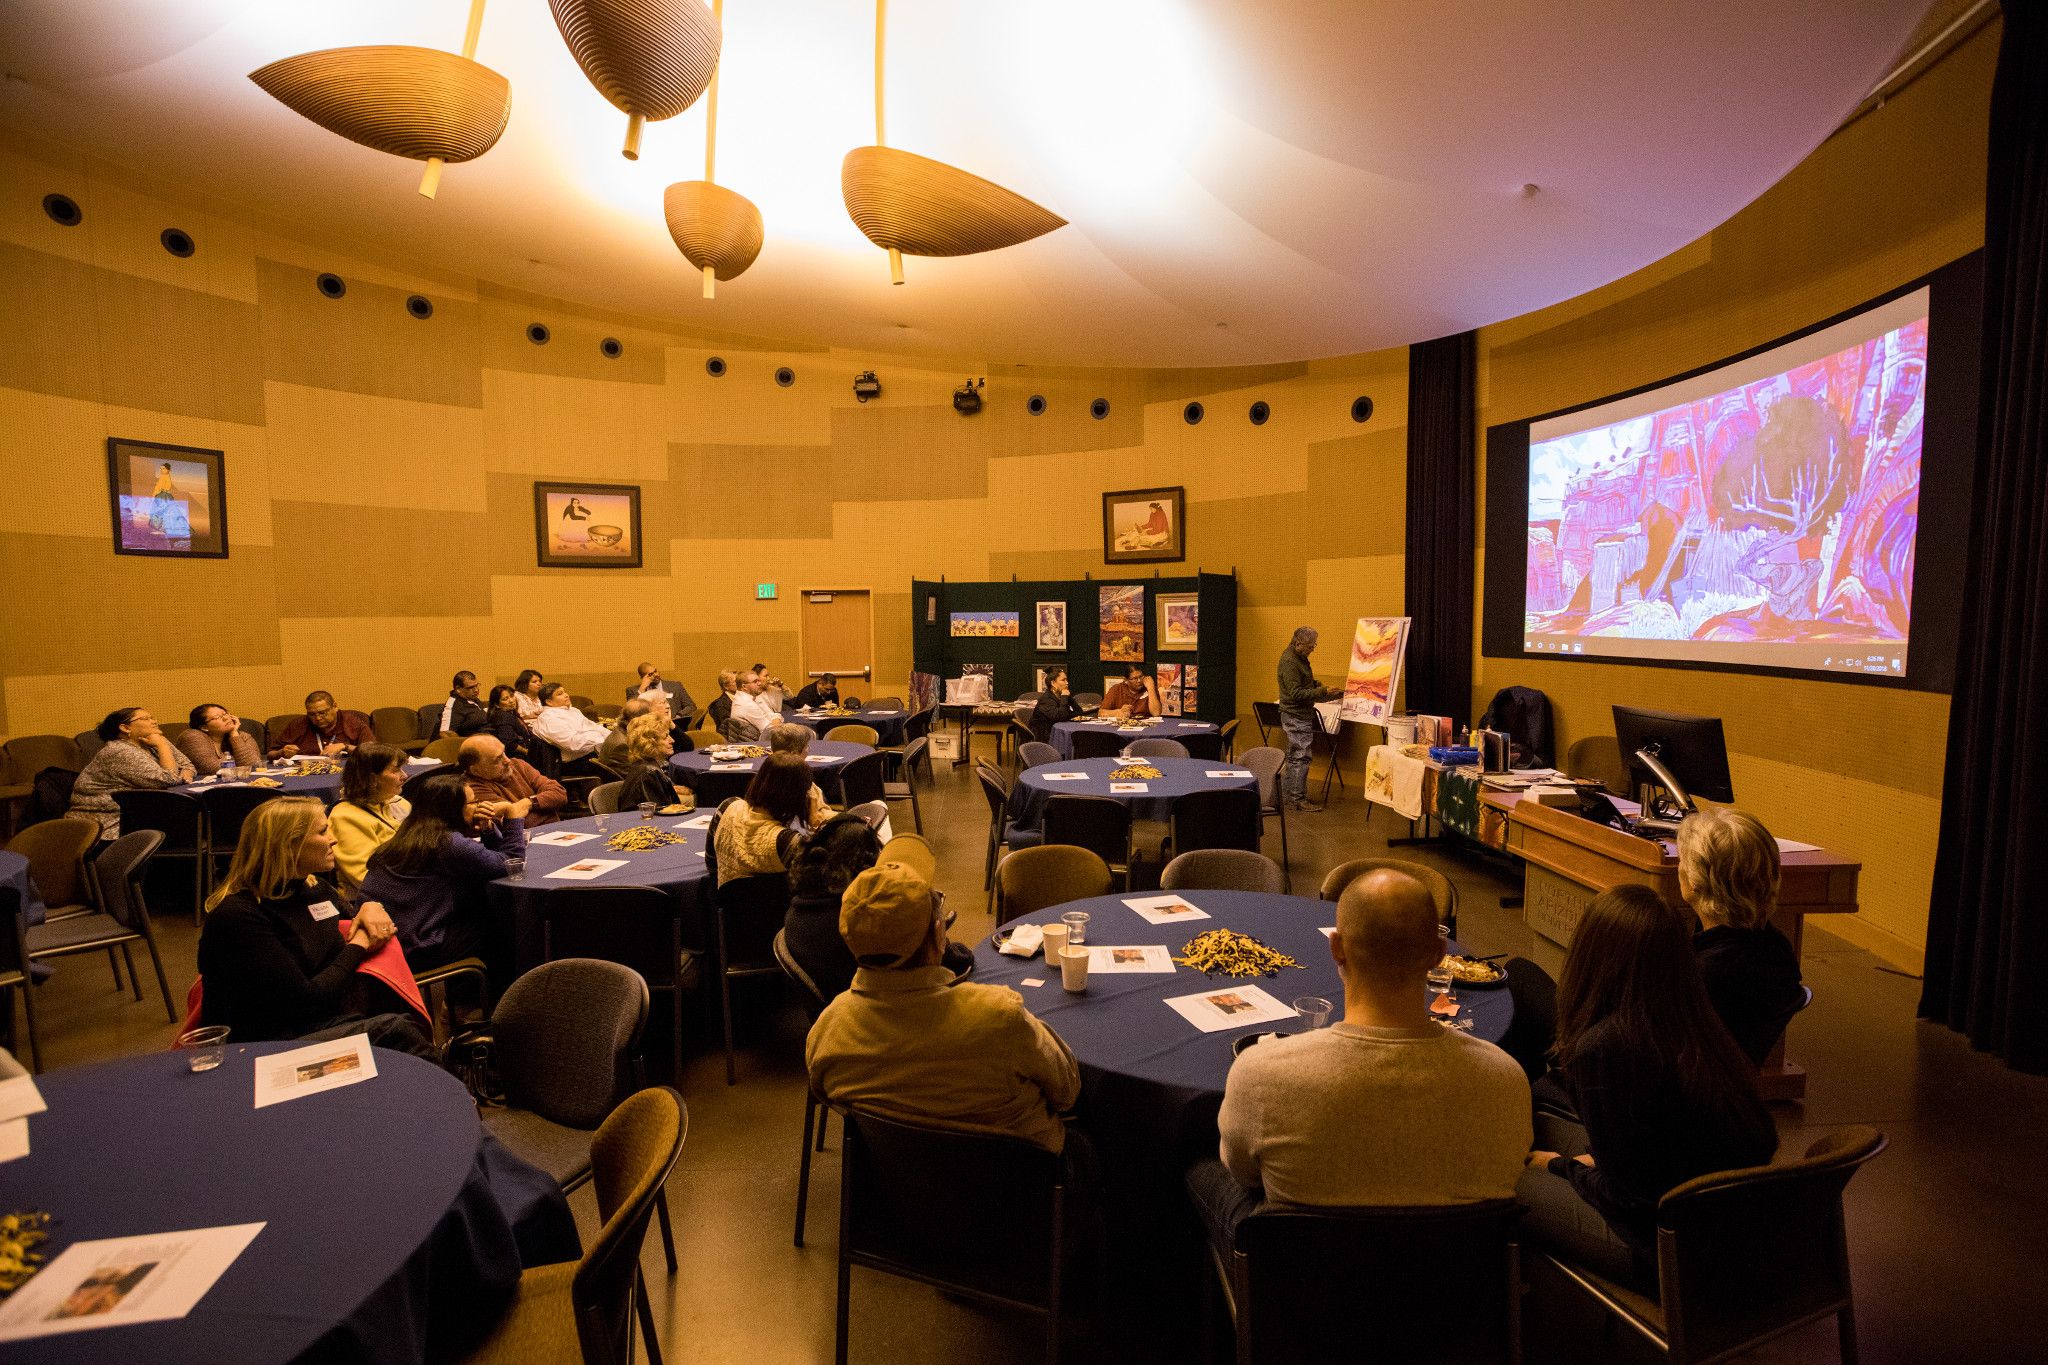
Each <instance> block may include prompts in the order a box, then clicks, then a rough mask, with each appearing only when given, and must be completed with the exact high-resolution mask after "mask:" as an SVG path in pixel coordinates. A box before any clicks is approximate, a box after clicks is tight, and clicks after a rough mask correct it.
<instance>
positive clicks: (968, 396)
mask: <svg viewBox="0 0 2048 1365" xmlns="http://www.w3.org/2000/svg"><path fill="white" fill-rule="evenodd" d="M986 382H987V381H986V380H981V379H970V380H968V381H967V382H966V383H964V384H962V385H961V386H960V387H959V388H957V389H955V390H953V411H955V412H958V413H961V414H963V415H964V414H972V413H977V412H980V411H981V386H982V385H983V384H984V383H986Z"/></svg>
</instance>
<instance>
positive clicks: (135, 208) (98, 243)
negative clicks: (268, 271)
mask: <svg viewBox="0 0 2048 1365" xmlns="http://www.w3.org/2000/svg"><path fill="white" fill-rule="evenodd" d="M38 198H40V196H38ZM80 207H81V208H83V209H84V210H85V214H86V216H85V222H84V223H83V224H81V225H80V226H81V227H82V228H83V229H84V231H85V232H86V234H87V236H88V238H89V240H90V244H91V247H92V256H91V260H92V263H93V264H94V265H97V266H99V267H101V268H102V269H106V270H117V271H120V272H121V273H123V274H127V275H136V276H139V277H141V278H143V279H146V280H153V281H155V282H156V283H158V284H162V285H168V286H171V287H173V288H177V289H190V290H197V291H199V292H201V293H206V294H214V295H218V296H219V297H221V298H225V299H231V300H233V301H235V302H237V303H243V304H250V305H253V304H255V302H256V236H255V233H254V232H253V231H251V229H250V228H249V226H248V224H246V223H240V222H236V221H234V220H233V219H230V218H222V217H219V216H217V215H215V214H212V213H207V212H205V211H204V210H202V209H199V208H196V207H194V206H192V205H189V204H172V203H169V202H167V201H165V200H163V199H159V198H157V197H156V196H154V195H150V194H142V193H138V192H136V191H134V190H131V189H128V188H126V187H124V186H123V185H121V184H120V183H119V182H118V181H115V180H111V179H108V178H105V177H103V176H95V177H94V179H93V182H92V188H91V190H90V192H89V195H88V197H87V198H85V199H84V200H82V201H81V203H80ZM166 228H179V229H181V230H183V231H184V232H185V233H186V234H187V235H188V236H190V237H191V238H192V243H193V246H194V247H195V248H196V249H195V250H194V251H193V253H192V254H191V255H190V256H173V255H172V254H171V253H170V252H169V251H167V250H165V249H164V244H163V237H162V234H163V232H164V230H165V229H166Z"/></svg>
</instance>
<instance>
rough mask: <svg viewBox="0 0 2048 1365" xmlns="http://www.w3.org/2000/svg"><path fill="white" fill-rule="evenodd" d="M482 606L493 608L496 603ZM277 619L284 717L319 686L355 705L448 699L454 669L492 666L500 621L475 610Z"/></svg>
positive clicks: (352, 707) (414, 703)
mask: <svg viewBox="0 0 2048 1365" xmlns="http://www.w3.org/2000/svg"><path fill="white" fill-rule="evenodd" d="M308 605H313V604H308ZM333 605H334V606H337V607H347V606H354V605H357V604H356V603H353V602H349V601H336V602H334V603H333ZM478 605H479V606H480V607H481V608H485V609H487V608H488V607H489V605H490V604H489V603H488V602H483V603H480V604H478ZM278 625H279V637H280V639H281V641H282V644H283V654H284V669H283V673H284V693H285V695H284V697H283V698H281V699H280V700H281V702H282V705H280V706H279V708H278V712H277V714H280V715H282V714H283V713H284V712H286V711H295V710H297V709H298V708H299V706H300V705H301V700H302V698H304V697H305V695H306V693H308V692H310V691H312V690H313V689H314V688H316V687H318V688H325V689H326V690H328V691H330V692H332V693H334V696H335V700H336V701H338V702H339V703H340V704H341V705H343V706H345V707H347V708H349V709H350V710H352V711H363V712H369V711H373V710H375V709H376V708H377V707H380V706H413V707H418V706H424V705H426V704H427V703H428V702H430V701H437V700H441V699H443V698H445V697H447V695H448V680H449V678H450V677H452V676H453V675H454V673H455V670H456V669H458V668H467V669H470V670H471V671H473V672H475V673H477V674H478V675H479V676H482V675H484V674H486V673H487V672H489V664H488V663H487V662H486V660H488V659H489V658H490V657H491V644H492V638H493V630H494V627H493V624H492V621H491V618H490V617H489V616H488V615H485V614H483V612H482V611H480V612H479V614H477V615H474V616H288V617H286V618H285V619H284V620H282V621H280V622H279V623H278Z"/></svg>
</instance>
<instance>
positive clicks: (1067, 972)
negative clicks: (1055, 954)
mask: <svg viewBox="0 0 2048 1365" xmlns="http://www.w3.org/2000/svg"><path fill="white" fill-rule="evenodd" d="M1060 984H1061V985H1063V986H1065V987H1066V988H1067V989H1068V990H1070V991H1072V992H1074V993H1075V994H1076V995H1079V994H1080V993H1081V992H1082V991H1085V990H1087V989H1088V950H1087V949H1086V948H1076V947H1075V946H1074V945H1073V944H1072V943H1068V944H1067V946H1066V947H1064V948H1062V949H1060Z"/></svg>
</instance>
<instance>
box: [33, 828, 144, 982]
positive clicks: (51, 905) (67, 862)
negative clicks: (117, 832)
mask: <svg viewBox="0 0 2048 1365" xmlns="http://www.w3.org/2000/svg"><path fill="white" fill-rule="evenodd" d="M99 837H100V826H99V822H98V821H97V820H86V819H82V818H81V817H79V816H76V815H67V816H65V817H63V818H62V819H59V820H45V821H43V822H42V823H41V824H40V825H30V826H29V827H28V828H27V829H25V830H23V831H22V832H21V833H19V834H17V835H15V836H14V838H13V839H11V840H9V841H8V844H7V851H8V852H9V853H19V854H20V855H21V856H22V857H24V858H26V859H28V875H29V877H30V879H31V880H33V881H34V882H35V884H36V894H37V895H39V896H41V897H42V898H43V906H44V908H45V909H46V910H47V911H48V912H49V916H48V917H49V918H50V919H53V920H54V919H63V918H64V917H65V916H67V915H85V914H89V913H91V911H92V900H93V895H92V881H91V877H90V875H89V874H88V873H87V871H86V867H85V853H86V850H87V849H89V848H91V847H92V846H93V845H94V844H96V843H98V842H99ZM119 975H120V974H119V973H118V972H117V973H115V976H116V978H117V979H118V977H119Z"/></svg>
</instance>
